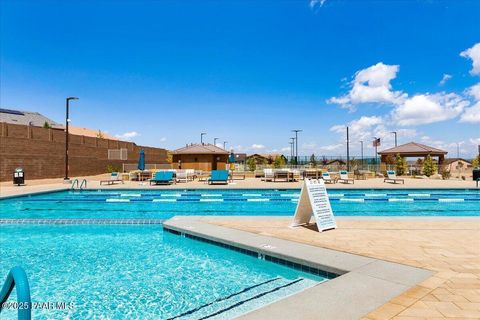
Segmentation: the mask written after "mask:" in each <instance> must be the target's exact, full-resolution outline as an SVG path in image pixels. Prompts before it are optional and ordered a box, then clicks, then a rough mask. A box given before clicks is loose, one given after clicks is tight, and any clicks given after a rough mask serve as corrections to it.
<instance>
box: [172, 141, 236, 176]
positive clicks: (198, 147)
mask: <svg viewBox="0 0 480 320" xmlns="http://www.w3.org/2000/svg"><path fill="white" fill-rule="evenodd" d="M229 155H230V153H229V152H228V151H227V150H225V149H222V148H219V147H217V146H214V145H213V144H209V143H203V144H200V143H195V144H194V143H192V144H187V145H186V146H185V147H182V148H179V149H176V150H174V151H173V152H172V167H173V168H174V169H195V170H204V171H210V170H225V169H226V168H227V162H228V157H229Z"/></svg>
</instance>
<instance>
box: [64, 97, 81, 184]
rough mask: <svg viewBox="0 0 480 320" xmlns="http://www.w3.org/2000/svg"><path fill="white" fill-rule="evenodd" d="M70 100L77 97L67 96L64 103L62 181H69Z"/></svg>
mask: <svg viewBox="0 0 480 320" xmlns="http://www.w3.org/2000/svg"><path fill="white" fill-rule="evenodd" d="M70 100H78V98H77V97H68V98H67V99H66V103H65V108H66V111H65V177H64V178H63V180H64V181H69V180H70V178H68V123H69V122H70V118H69V114H70Z"/></svg>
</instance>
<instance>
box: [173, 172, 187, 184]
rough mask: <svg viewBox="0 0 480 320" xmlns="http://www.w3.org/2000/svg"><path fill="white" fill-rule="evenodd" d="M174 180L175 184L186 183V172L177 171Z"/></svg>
mask: <svg viewBox="0 0 480 320" xmlns="http://www.w3.org/2000/svg"><path fill="white" fill-rule="evenodd" d="M175 179H176V181H177V182H181V181H183V182H188V172H187V170H177V173H176V176H175Z"/></svg>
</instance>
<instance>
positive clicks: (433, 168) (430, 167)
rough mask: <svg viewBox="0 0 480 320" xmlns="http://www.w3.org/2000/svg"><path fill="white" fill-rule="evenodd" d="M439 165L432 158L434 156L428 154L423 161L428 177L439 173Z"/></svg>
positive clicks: (424, 171) (424, 172)
mask: <svg viewBox="0 0 480 320" xmlns="http://www.w3.org/2000/svg"><path fill="white" fill-rule="evenodd" d="M437 171H438V167H437V164H436V163H435V162H434V161H433V160H432V157H430V155H428V156H427V157H426V158H425V161H424V162H423V174H424V175H426V176H427V177H430V176H431V175H433V174H435V173H437Z"/></svg>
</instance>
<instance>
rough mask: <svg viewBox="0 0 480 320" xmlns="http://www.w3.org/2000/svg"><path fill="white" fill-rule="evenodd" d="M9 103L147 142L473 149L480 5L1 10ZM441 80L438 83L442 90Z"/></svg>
mask: <svg viewBox="0 0 480 320" xmlns="http://www.w3.org/2000/svg"><path fill="white" fill-rule="evenodd" d="M0 6H1V13H0V14H1V22H0V24H1V25H0V26H1V30H0V35H1V48H0V50H1V51H0V52H1V73H0V80H1V83H0V90H1V92H0V93H1V96H0V104H1V106H2V107H4V108H16V109H21V110H32V111H38V112H41V113H43V114H45V115H46V116H48V117H50V118H52V119H54V120H56V121H62V119H64V99H65V97H67V96H72V95H73V96H78V97H80V100H79V101H76V102H74V103H73V106H72V111H71V113H72V116H71V118H72V124H74V125H78V126H83V127H89V128H95V129H102V130H104V131H107V132H108V133H109V134H112V135H118V136H120V137H124V138H128V139H132V140H133V141H134V142H136V143H138V144H143V145H152V146H160V147H165V148H169V149H175V148H178V147H181V146H183V145H184V144H185V143H189V142H198V141H199V140H200V132H207V136H206V137H205V140H206V141H208V142H213V138H215V137H218V138H219V139H218V141H219V142H223V141H225V140H226V141H228V146H229V147H233V148H234V149H235V151H244V152H272V151H273V152H278V151H282V150H285V151H284V153H286V154H288V153H289V151H288V150H289V148H288V146H289V144H288V142H289V138H290V137H292V133H291V132H290V130H291V129H303V132H302V133H301V134H300V139H299V152H300V153H301V154H308V155H309V154H312V153H315V154H317V155H341V154H344V153H345V137H344V132H345V130H344V127H345V125H347V124H348V125H350V127H351V143H352V144H351V146H352V153H353V154H358V153H359V151H358V150H359V145H360V144H359V143H358V141H360V140H364V141H365V145H366V147H367V146H368V147H367V149H366V150H365V153H366V154H373V149H372V148H371V147H370V145H371V140H372V137H373V136H379V137H381V138H382V148H384V147H390V146H392V144H393V135H392V134H390V133H389V132H390V131H393V130H396V131H398V132H399V135H398V140H399V143H404V142H409V141H412V140H414V141H418V142H424V143H426V144H430V145H434V146H437V147H441V148H445V149H447V150H448V151H450V156H456V145H457V143H459V144H460V153H461V154H460V156H464V157H470V156H472V155H474V153H475V151H476V150H477V147H476V145H478V144H480V85H479V83H480V28H479V27H478V17H479V16H480V1H421V0H418V1H340V0H326V1H308V0H307V1H301V0H298V1H293V0H292V1H117V2H115V1H103V2H101V1H62V2H60V1H57V2H55V1H38V0H37V1H8V0H7V1H2V2H0ZM442 79H443V81H442Z"/></svg>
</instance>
